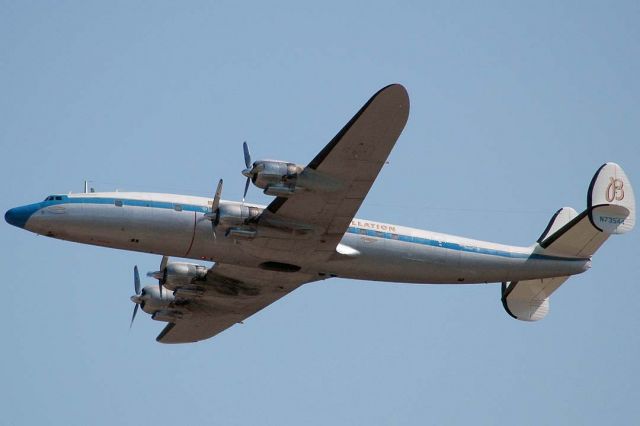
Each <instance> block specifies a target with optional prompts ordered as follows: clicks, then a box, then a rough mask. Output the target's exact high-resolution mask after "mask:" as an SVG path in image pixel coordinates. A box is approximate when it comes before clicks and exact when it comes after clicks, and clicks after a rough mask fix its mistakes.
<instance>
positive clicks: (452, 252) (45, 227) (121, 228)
mask: <svg viewBox="0 0 640 426" xmlns="http://www.w3.org/2000/svg"><path fill="white" fill-rule="evenodd" d="M50 198H51V199H50ZM211 202H212V200H211V199H208V198H204V197H194V196H184V195H173V194H157V193H143V192H103V193H79V194H68V195H59V196H52V197H47V200H45V201H43V202H40V203H35V204H30V205H27V206H23V207H19V208H17V209H15V211H16V212H17V213H15V214H14V215H15V216H16V217H19V218H20V221H19V223H18V224H17V226H21V227H23V228H25V229H27V230H29V231H32V232H35V233H37V234H41V235H46V236H50V237H54V238H59V239H63V240H68V241H75V242H78V243H83V244H92V245H98V246H104V247H111V248H117V249H123V250H131V251H139V252H147V253H155V254H161V255H167V256H173V257H184V258H191V259H199V260H207V261H215V262H221V263H228V264H237V265H243V266H251V267H259V265H260V264H262V263H264V262H272V261H275V262H278V261H282V260H281V259H278V258H277V256H278V255H277V254H274V252H273V251H271V250H269V251H265V250H260V249H259V248H260V245H259V244H260V243H259V242H260V239H261V235H268V234H269V233H268V232H267V231H268V230H266V229H264V230H263V229H260V226H259V225H258V229H257V233H256V236H255V238H253V239H235V238H233V237H225V232H226V229H225V227H224V226H222V225H219V226H218V227H217V228H216V235H215V236H214V232H213V229H212V222H211V221H210V220H208V219H207V217H206V216H205V215H206V214H207V213H209V212H210V210H211V207H210V206H211ZM227 204H230V205H240V203H238V202H232V201H221V205H227ZM246 205H249V206H254V207H259V208H264V206H257V205H253V204H249V203H246ZM20 209H21V210H20ZM263 231H264V232H263ZM261 252H268V253H269V255H268V256H267V257H263V256H262V255H261ZM274 257H275V258H274ZM298 263H300V264H299V266H300V267H301V268H302V271H303V272H310V273H313V274H318V275H319V276H320V277H332V276H338V277H344V278H354V279H365V280H375V281H390V282H406V283H455V284H462V283H484V282H505V281H518V280H525V279H533V278H544V277H553V276H563V275H573V274H577V273H581V272H584V271H585V270H586V269H588V268H589V267H590V260H589V259H582V258H580V259H576V258H569V257H557V256H549V255H545V254H542V253H540V252H539V251H538V250H537V247H536V246H535V245H534V246H531V247H516V246H509V245H502V244H495V243H490V242H484V241H478V240H473V239H468V238H462V237H456V236H452V235H446V234H440V233H435V232H429V231H423V230H418V229H413V228H407V227H402V226H398V225H390V224H384V223H379V222H373V221H368V220H363V219H354V220H353V221H352V222H351V225H350V226H349V228H348V230H347V232H346V233H345V234H344V236H343V238H342V241H341V243H340V245H339V246H338V247H337V249H336V253H335V255H334V256H333V257H332V258H331V259H330V260H329V261H326V262H323V263H321V264H314V263H312V262H305V261H304V260H302V261H300V262H298Z"/></svg>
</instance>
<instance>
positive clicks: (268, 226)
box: [5, 84, 635, 343]
mask: <svg viewBox="0 0 640 426" xmlns="http://www.w3.org/2000/svg"><path fill="white" fill-rule="evenodd" d="M408 117H409V97H408V95H407V92H406V90H405V88H404V87H403V86H401V85H399V84H392V85H390V86H387V87H384V88H383V89H381V90H380V91H378V92H377V93H376V94H374V95H373V97H371V99H369V101H368V102H367V103H366V104H365V105H364V106H363V107H362V108H361V109H360V110H359V111H358V112H357V113H356V115H355V116H354V117H353V118H352V119H351V120H350V121H349V122H348V123H347V124H346V125H345V126H344V127H343V128H342V130H340V132H339V133H338V134H337V135H336V136H335V137H334V138H333V139H332V140H331V141H330V142H329V143H328V144H327V145H326V146H325V147H324V148H323V149H322V150H321V151H320V152H319V153H318V154H317V155H316V156H315V158H313V159H312V160H311V162H309V163H308V164H307V165H306V166H305V165H299V164H295V163H289V162H285V161H275V160H260V161H255V162H252V161H251V155H250V153H249V148H248V146H247V145H246V143H245V144H244V146H243V149H244V156H245V167H246V168H245V169H244V170H243V171H242V174H243V175H244V176H245V177H246V182H245V190H244V196H243V201H242V202H234V201H225V200H222V199H221V198H220V197H221V194H222V187H223V184H222V180H220V182H219V184H218V187H217V190H216V192H215V195H214V197H213V198H205V197H194V196H185V195H172V194H156V193H145V192H90V191H87V189H86V188H85V192H84V193H70V194H66V195H63V194H56V195H50V196H48V197H46V199H45V200H44V201H41V202H36V203H33V204H28V205H25V206H21V207H16V208H13V209H11V210H9V211H7V212H6V214H5V220H6V221H7V222H8V223H10V224H11V225H14V226H17V227H20V228H24V229H26V230H28V231H31V232H34V233H37V234H41V235H45V236H49V237H52V238H58V239H62V240H68V241H74V242H78V243H82V244H92V245H97V246H104V247H111V248H117V249H123V250H131V251H138V252H146V253H155V254H158V255H162V256H163V257H162V261H161V265H160V270H159V271H157V272H150V273H149V274H148V275H149V276H150V277H153V278H155V279H156V280H157V281H158V284H157V285H148V286H146V287H144V288H141V284H140V275H139V272H138V268H137V266H136V267H135V268H134V289H135V295H134V296H132V298H131V300H132V301H133V302H134V303H135V307H134V312H133V317H132V319H131V322H132V323H133V319H134V318H135V315H136V314H137V311H138V307H140V309H142V310H143V311H144V312H146V313H147V314H150V315H151V317H152V318H153V319H154V320H157V321H162V322H166V323H167V325H166V326H165V328H164V329H163V330H162V332H161V333H160V334H159V335H158V337H157V339H156V340H157V341H158V342H161V343H188V342H196V341H199V340H204V339H207V338H210V337H212V336H215V335H216V334H218V333H220V332H222V331H224V330H226V329H227V328H229V327H231V326H232V325H234V324H236V323H240V322H242V321H244V320H245V319H246V318H247V317H249V316H251V315H253V314H254V313H256V312H258V311H259V310H261V309H263V308H264V307H266V306H268V305H270V304H271V303H273V302H275V301H276V300H278V299H280V298H281V297H283V296H285V295H287V294H288V293H290V292H292V291H293V290H295V289H296V288H298V287H300V286H301V285H302V284H305V283H310V282H313V281H318V280H324V279H328V278H333V277H343V278H351V279H360V280H373V281H385V282H398V283H416V284H473V283H501V300H502V304H503V307H504V309H505V310H506V312H507V313H508V314H509V315H511V316H512V317H514V318H516V319H519V320H523V321H536V320H539V319H542V318H543V317H544V316H545V315H546V314H547V312H548V311H549V297H550V295H551V294H552V293H553V292H554V291H555V290H557V289H558V287H560V285H562V284H563V283H564V282H565V281H566V280H567V279H568V278H569V277H570V276H571V275H576V274H580V273H582V272H584V271H586V270H587V269H589V268H590V267H591V258H592V255H593V254H594V253H595V252H596V250H597V249H598V248H599V247H600V246H601V245H602V244H603V243H604V242H605V240H607V238H608V237H609V236H610V235H612V234H622V233H625V232H628V231H630V230H631V229H632V228H633V227H634V224H635V199H634V194H633V189H632V187H631V183H630V181H629V179H628V178H627V176H626V174H625V173H624V171H623V170H622V168H621V167H620V166H618V165H617V164H615V163H605V164H604V165H602V166H601V167H600V168H599V169H598V170H597V172H596V173H595V175H594V176H593V179H592V180H591V184H590V185H589V189H588V192H587V207H586V209H585V210H584V211H582V213H578V212H577V211H576V210H574V209H572V208H570V207H563V208H561V209H560V210H558V211H557V212H556V213H555V214H554V215H553V217H552V218H551V220H550V222H549V224H548V226H547V228H546V229H545V230H544V232H542V235H541V236H540V238H538V240H537V241H536V242H535V243H533V244H532V245H530V246H528V247H516V246H510V245H503V244H496V243H491V242H485V241H477V240H473V239H469V238H462V237H457V236H452V235H445V234H441V233H436V232H430V231H423V230H418V229H412V228H407V227H403V226H400V225H393V224H387V223H380V222H374V221H371V220H365V219H358V218H355V217H354V216H355V214H356V212H357V211H358V209H359V207H360V205H361V204H362V202H363V201H364V199H365V197H366V195H367V193H368V192H369V190H370V188H371V186H372V185H373V182H374V180H375V178H376V176H377V175H378V173H379V172H380V170H381V168H382V166H383V165H384V164H385V162H386V160H387V158H388V156H389V153H390V152H391V150H392V148H393V146H394V145H395V143H396V140H397V139H398V138H399V136H400V133H401V132H402V130H403V128H404V126H405V124H406V122H407V119H408ZM250 183H252V184H253V185H255V186H257V187H258V188H261V189H262V190H263V191H264V193H265V194H267V195H271V196H274V197H275V198H274V199H273V201H272V202H271V203H270V204H269V205H268V206H261V205H256V204H252V203H248V202H244V197H246V194H247V190H248V188H249V186H250ZM170 257H181V258H187V259H197V260H198V261H203V260H204V261H213V262H215V263H214V265H213V266H211V267H208V266H205V265H201V264H199V263H187V262H172V261H170Z"/></svg>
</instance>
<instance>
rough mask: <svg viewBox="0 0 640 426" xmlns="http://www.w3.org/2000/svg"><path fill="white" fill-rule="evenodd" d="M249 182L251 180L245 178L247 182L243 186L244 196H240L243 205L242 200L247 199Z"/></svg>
mask: <svg viewBox="0 0 640 426" xmlns="http://www.w3.org/2000/svg"><path fill="white" fill-rule="evenodd" d="M249 182H251V178H250V177H247V182H246V183H245V184H244V194H243V195H242V202H243V203H244V199H245V198H246V197H247V191H248V190H249Z"/></svg>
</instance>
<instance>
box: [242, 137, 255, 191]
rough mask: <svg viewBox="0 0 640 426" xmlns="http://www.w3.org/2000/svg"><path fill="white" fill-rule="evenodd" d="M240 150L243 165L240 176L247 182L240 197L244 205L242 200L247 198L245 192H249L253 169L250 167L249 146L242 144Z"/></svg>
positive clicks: (245, 143)
mask: <svg viewBox="0 0 640 426" xmlns="http://www.w3.org/2000/svg"><path fill="white" fill-rule="evenodd" d="M242 150H243V151H244V165H245V169H244V170H243V171H242V174H243V175H244V176H246V177H247V181H246V182H245V184H244V194H243V195H242V202H243V203H244V199H245V198H246V197H247V191H248V190H249V182H251V175H252V173H251V172H252V171H253V167H252V165H251V153H250V152H249V145H247V142H246V141H245V142H243V143H242Z"/></svg>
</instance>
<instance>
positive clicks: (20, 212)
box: [4, 204, 38, 228]
mask: <svg viewBox="0 0 640 426" xmlns="http://www.w3.org/2000/svg"><path fill="white" fill-rule="evenodd" d="M37 209H38V207H37V205H34V204H30V205H28V206H21V207H15V208H13V209H10V210H7V212H6V213H5V214H4V220H6V221H7V223H9V224H11V225H13V226H17V227H18V228H24V226H25V225H26V223H27V221H28V220H29V218H30V217H31V215H32V214H33V213H35V211H36V210H37Z"/></svg>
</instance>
